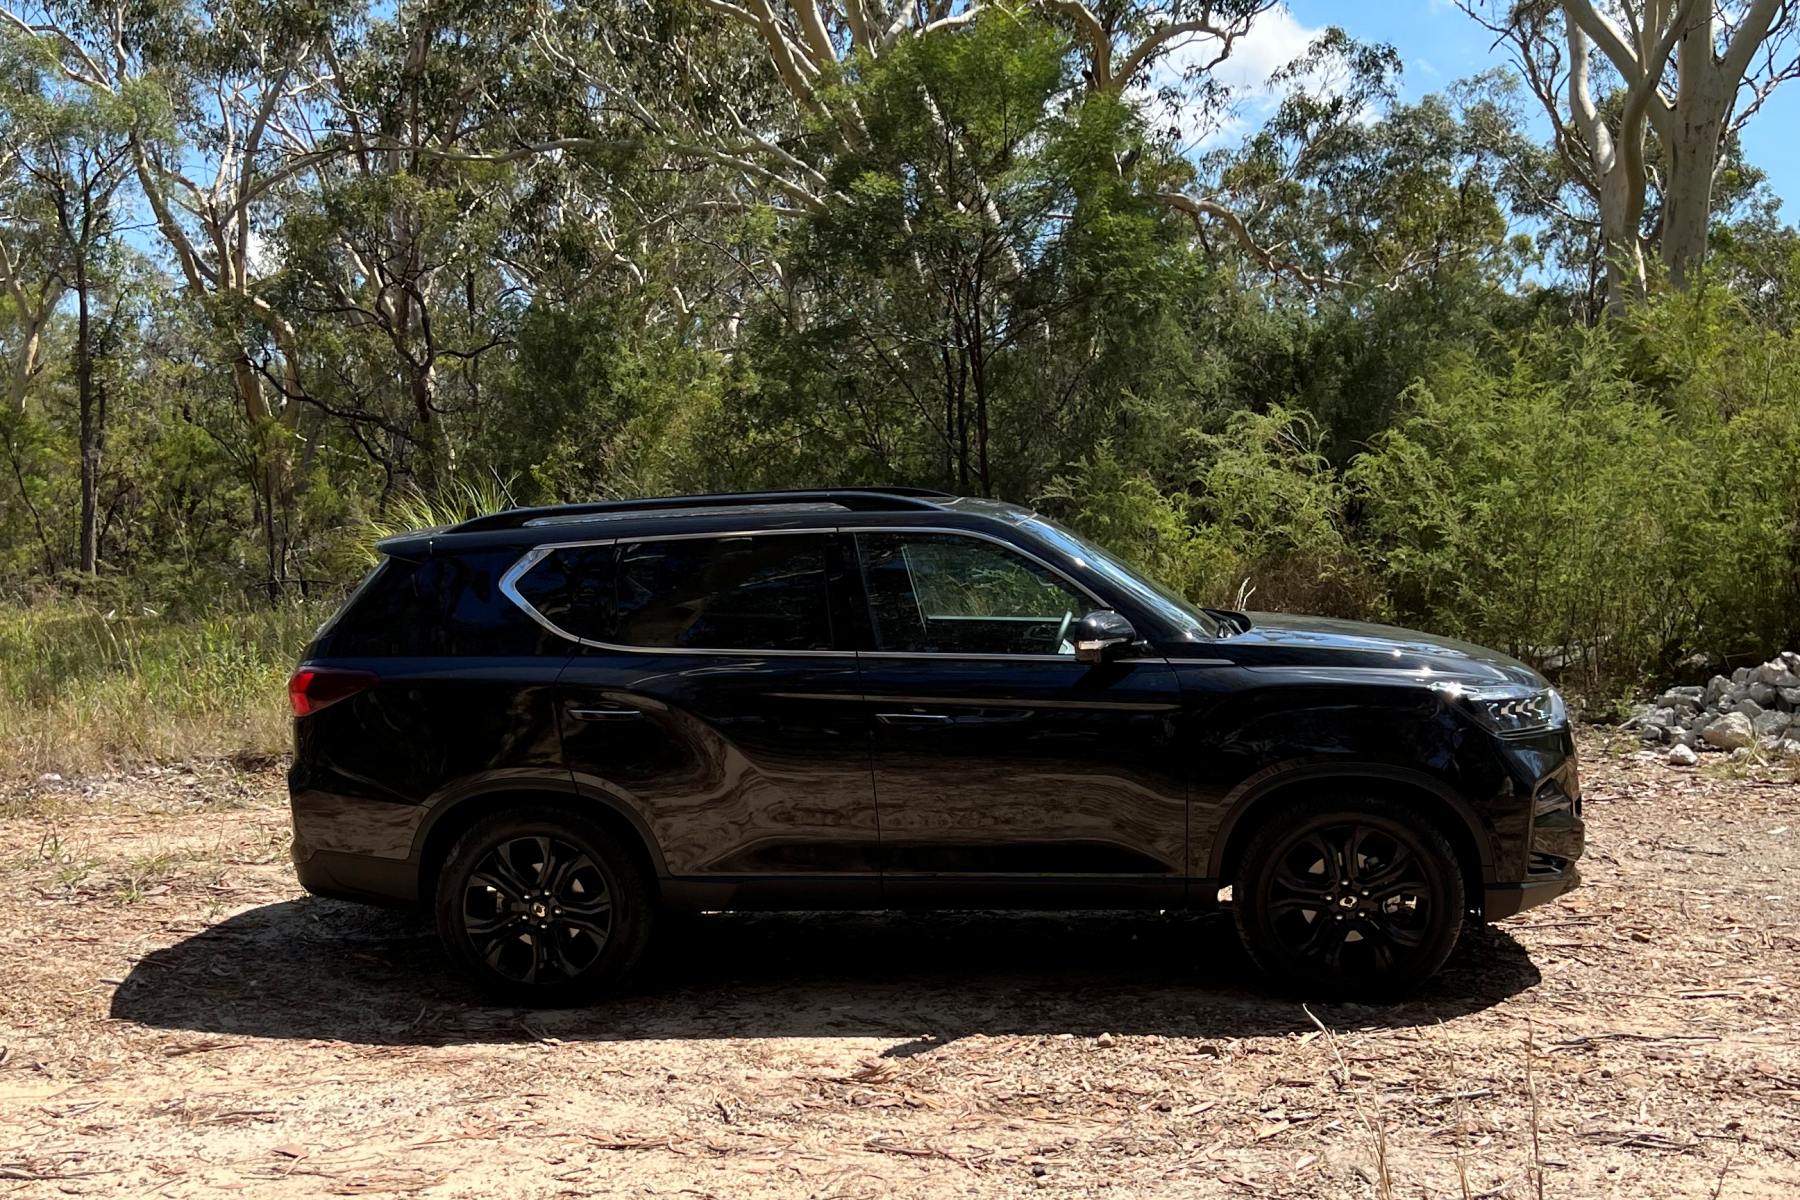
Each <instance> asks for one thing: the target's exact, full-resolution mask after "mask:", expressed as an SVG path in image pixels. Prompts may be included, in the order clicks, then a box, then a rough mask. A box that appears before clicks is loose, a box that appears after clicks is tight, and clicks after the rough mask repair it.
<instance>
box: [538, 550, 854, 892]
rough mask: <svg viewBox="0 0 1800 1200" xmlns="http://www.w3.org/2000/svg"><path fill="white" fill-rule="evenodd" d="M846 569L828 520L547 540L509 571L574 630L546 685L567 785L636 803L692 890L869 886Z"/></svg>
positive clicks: (671, 869)
mask: <svg viewBox="0 0 1800 1200" xmlns="http://www.w3.org/2000/svg"><path fill="white" fill-rule="evenodd" d="M846 569H847V559H846V555H845V553H844V551H843V548H842V546H841V544H840V541H839V539H838V538H836V537H835V536H834V535H833V534H832V533H830V532H828V531H827V532H819V531H799V532H767V533H756V534H750V535H741V534H740V535H717V534H705V535H694V536H689V535H679V536H669V537H663V538H643V539H635V540H625V541H618V542H612V543H607V544H604V545H589V546H582V547H567V548H563V549H560V550H556V551H552V552H549V553H547V554H545V555H544V556H543V561H542V562H541V563H539V564H537V565H536V566H534V567H533V568H532V569H531V571H530V572H529V573H528V574H527V575H526V576H525V577H524V580H523V581H522V582H524V583H528V584H530V585H533V586H535V588H536V590H537V592H538V593H539V594H538V596H537V597H536V599H537V601H538V607H539V610H540V611H542V612H543V613H544V616H545V618H546V619H547V620H549V621H550V622H551V623H553V624H557V625H558V626H574V627H573V628H569V629H568V632H569V633H570V634H571V635H573V636H575V637H578V638H580V639H582V641H583V643H584V644H583V645H582V646H581V648H580V650H579V651H578V652H577V653H576V655H575V657H574V658H573V659H572V660H571V661H570V662H569V664H568V666H567V667H566V668H565V669H564V671H563V673H562V676H561V679H560V681H559V685H558V703H559V709H560V720H561V730H562V742H563V750H564V754H565V756H566V758H567V760H568V762H569V764H570V767H571V769H572V770H573V771H574V773H575V779H576V783H577V785H578V786H579V787H580V788H581V789H583V790H585V791H589V792H592V793H594V794H596V795H604V796H606V797H609V798H611V799H612V800H613V801H614V802H615V803H618V804H621V805H623V806H626V807H628V809H629V810H630V811H631V812H633V813H635V814H637V815H638V817H639V818H640V819H641V821H642V822H643V824H644V825H645V826H646V827H647V828H648V830H649V831H650V833H651V835H652V836H653V837H654V838H655V840H656V843H657V845H658V846H659V847H660V849H661V853H662V855H663V858H664V862H665V866H666V869H667V871H668V873H669V874H670V875H671V876H673V877H675V878H676V879H678V880H680V881H685V882H687V883H690V884H694V885H696V886H703V887H707V888H709V889H710V891H708V892H707V893H706V895H705V896H704V897H702V898H703V899H704V900H705V901H706V902H708V903H716V904H719V905H721V906H739V907H747V906H753V905H756V904H761V903H770V904H795V903H805V902H806V901H807V900H809V899H817V900H819V901H820V902H829V903H873V902H874V901H875V899H876V898H877V897H878V894H879V867H878V863H877V861H876V852H877V844H878V833H877V829H876V822H875V805H874V796H873V791H872V788H871V784H870V777H869V722H868V714H867V712H866V710H865V709H864V708H863V707H862V705H861V704H860V703H859V700H860V691H859V688H858V684H857V662H856V657H855V654H854V653H853V652H852V651H851V650H849V649H848V648H846V647H841V646H840V645H839V635H838V633H837V631H836V627H837V625H838V624H839V623H840V619H841V618H839V617H838V616H837V615H835V614H834V609H833V604H834V597H836V596H838V595H839V594H840V593H841V592H842V583H841V579H842V576H843V574H844V572H845V570H846ZM540 572H542V574H541V575H540Z"/></svg>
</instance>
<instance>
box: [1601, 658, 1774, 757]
mask: <svg viewBox="0 0 1800 1200" xmlns="http://www.w3.org/2000/svg"><path fill="white" fill-rule="evenodd" d="M1632 723H1633V724H1634V725H1636V726H1637V728H1638V730H1639V731H1640V733H1641V735H1642V736H1643V739H1644V741H1645V742H1646V743H1649V744H1650V745H1667V746H1668V747H1669V761H1670V762H1672V763H1675V764H1676V765H1678V766H1690V767H1691V766H1693V765H1694V763H1696V762H1698V761H1699V752H1700V751H1705V750H1723V751H1728V752H1729V753H1730V754H1731V755H1732V757H1734V758H1747V757H1749V756H1750V755H1751V754H1754V753H1757V752H1759V751H1760V752H1761V753H1763V754H1768V755H1781V756H1784V757H1793V758H1800V654H1797V653H1795V652H1794V651H1792V650H1786V651H1783V652H1782V653H1781V654H1780V655H1779V656H1778V657H1775V658H1772V659H1770V660H1769V661H1768V662H1766V663H1764V664H1762V666H1760V667H1739V668H1738V669H1737V670H1735V671H1733V672H1732V673H1731V678H1729V679H1727V678H1726V677H1725V676H1723V675H1714V676H1713V677H1712V680H1711V682H1709V683H1708V684H1707V685H1706V686H1705V687H1677V688H1670V689H1669V690H1668V691H1666V692H1664V693H1663V694H1662V695H1660V696H1658V697H1657V698H1656V699H1655V700H1653V701H1652V702H1651V703H1649V704H1648V705H1646V706H1644V707H1643V708H1641V709H1639V710H1638V711H1637V712H1636V713H1634V714H1632Z"/></svg>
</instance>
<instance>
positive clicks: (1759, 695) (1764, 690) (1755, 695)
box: [1750, 683, 1781, 708]
mask: <svg viewBox="0 0 1800 1200" xmlns="http://www.w3.org/2000/svg"><path fill="white" fill-rule="evenodd" d="M1780 694H1781V693H1780V692H1779V691H1778V690H1776V687H1775V685H1774V684H1772V683H1753V684H1751V685H1750V698H1751V699H1752V700H1754V701H1756V702H1757V703H1758V704H1760V705H1762V706H1763V707H1764V708H1767V707H1769V706H1770V705H1771V704H1774V703H1775V697H1777V696H1779V695H1780Z"/></svg>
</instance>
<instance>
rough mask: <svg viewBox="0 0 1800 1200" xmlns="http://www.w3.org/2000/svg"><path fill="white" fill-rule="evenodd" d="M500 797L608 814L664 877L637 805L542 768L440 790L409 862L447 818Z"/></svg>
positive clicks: (418, 857) (420, 860)
mask: <svg viewBox="0 0 1800 1200" xmlns="http://www.w3.org/2000/svg"><path fill="white" fill-rule="evenodd" d="M501 797H504V798H506V799H519V798H521V797H531V798H542V799H545V800H560V801H564V802H567V803H569V804H571V805H572V806H573V807H576V808H588V807H593V808H600V809H604V810H605V811H606V812H607V813H608V814H609V815H610V816H614V817H617V818H618V819H619V820H622V821H624V822H625V824H626V825H628V826H629V827H630V828H631V830H632V832H633V833H635V834H636V835H637V838H638V841H639V842H640V843H641V844H642V845H643V848H644V853H645V854H646V855H647V856H648V857H649V859H650V866H651V869H652V870H653V871H654V872H655V874H656V876H657V877H658V878H667V876H668V867H667V864H666V863H665V862H664V860H663V853H662V847H661V846H659V845H658V844H657V841H656V836H655V835H654V834H653V833H651V831H650V826H649V825H648V824H646V823H645V821H644V819H643V817H642V815H641V814H640V813H639V812H638V811H637V808H636V806H635V805H632V804H631V803H629V802H628V801H627V800H626V799H625V798H624V797H622V796H618V795H615V794H612V793H611V792H608V791H604V790H599V789H589V788H584V787H581V786H579V785H577V784H576V782H575V780H574V779H573V778H572V777H571V776H570V775H569V773H568V771H567V770H561V769H546V770H531V769H529V768H528V769H526V770H524V771H517V772H505V773H499V774H495V775H484V776H480V777H477V778H475V779H472V780H465V781H462V782H461V783H458V784H455V785H453V786H451V787H449V788H445V789H444V790H442V791H440V792H438V793H437V794H436V795H435V796H433V797H432V798H431V799H430V800H428V801H427V802H426V804H425V806H424V807H425V816H424V818H423V819H422V820H421V821H420V822H419V827H418V828H417V829H416V830H414V832H413V841H412V852H411V855H410V857H411V859H412V861H413V862H415V863H417V864H419V866H420V867H421V868H423V867H424V866H425V849H426V847H427V846H429V845H431V842H432V837H433V834H434V833H435V832H436V831H437V830H438V829H440V828H441V827H442V826H443V824H444V822H445V820H447V819H448V818H450V817H451V815H452V814H455V815H456V816H457V817H458V818H459V819H460V818H461V817H463V816H465V815H469V813H470V808H471V806H477V807H478V806H480V805H481V802H482V801H483V800H491V799H496V798H501Z"/></svg>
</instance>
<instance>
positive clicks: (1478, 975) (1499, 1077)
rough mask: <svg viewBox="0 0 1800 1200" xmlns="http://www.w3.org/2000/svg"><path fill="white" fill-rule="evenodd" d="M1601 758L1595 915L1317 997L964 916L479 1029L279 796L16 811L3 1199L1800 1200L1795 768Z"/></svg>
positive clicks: (1234, 960)
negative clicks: (1432, 977) (329, 888)
mask: <svg viewBox="0 0 1800 1200" xmlns="http://www.w3.org/2000/svg"><path fill="white" fill-rule="evenodd" d="M1584 746H1585V759H1584V768H1585V783H1586V794H1587V803H1588V816H1589V822H1590V831H1591V842H1590V845H1591V849H1590V851H1589V857H1588V859H1587V861H1586V863H1585V864H1584V868H1585V872H1586V874H1587V878H1588V881H1589V882H1588V883H1587V885H1586V886H1585V887H1584V888H1583V889H1581V890H1580V891H1578V892H1576V893H1574V894H1573V895H1571V896H1569V897H1567V898H1565V899H1564V900H1562V901H1559V902H1558V903H1556V904H1555V905H1552V906H1548V907H1546V908H1543V909H1539V910H1536V911H1534V912H1531V913H1528V914H1526V915H1524V916H1522V917H1520V918H1518V919H1515V920H1513V921H1510V922H1507V923H1505V924H1503V925H1501V926H1498V927H1495V928H1490V929H1488V930H1485V931H1483V932H1481V933H1480V934H1475V935H1470V936H1467V937H1465V941H1464V945H1463V946H1462V948H1460V949H1459V950H1458V952H1457V954H1456V957H1455V958H1454V959H1453V961H1452V963H1451V965H1450V967H1449V968H1448V969H1447V970H1446V971H1445V972H1444V974H1443V975H1442V976H1441V978H1440V979H1438V980H1437V981H1436V982H1435V983H1434V984H1433V985H1432V986H1431V988H1430V989H1429V991H1427V992H1426V993H1425V994H1423V995H1421V996H1419V997H1418V998H1417V999H1416V1000H1414V1001H1412V1002H1409V1003H1406V1004H1402V1005H1399V1006H1397V1007H1391V1008H1359V1007H1355V1006H1351V1005H1340V1006H1318V1007H1314V1008H1313V1009H1312V1010H1311V1011H1310V1012H1309V1011H1308V1010H1307V1009H1305V1008H1303V1007H1302V1006H1300V1005H1299V1004H1296V1003H1293V1002H1291V1001H1286V1000H1279V999H1274V998H1270V997H1268V996H1266V995H1263V994H1260V993H1258V992H1257V991H1256V990H1255V989H1254V988H1253V987H1252V986H1247V985H1246V983H1245V982H1244V981H1245V979H1246V974H1247V973H1246V969H1245V965H1244V961H1243V959H1242V957H1241V955H1240V954H1239V952H1238V951H1237V950H1236V949H1235V947H1234V944H1233V942H1232V940H1231V938H1230V936H1229V932H1228V930H1226V929H1224V928H1223V926H1222V924H1221V922H1219V921H1218V920H1216V919H1194V918H1183V919H1165V918H1160V917H1140V916H1117V915H1113V916H1105V915H1102V916H1093V917H1081V918H1064V917H1049V916H1038V915H995V914H980V913H974V914H950V915H945V916H938V917H919V918H914V917H896V916H891V915H880V914H875V915H853V916H841V917H839V916H832V917H825V916H803V917H787V916H782V917H774V916H719V917H708V918H701V919H698V920H695V921H693V922H691V923H689V924H687V925H684V926H683V927H682V928H680V929H678V930H672V931H670V936H669V937H667V938H665V939H664V942H663V944H662V945H661V947H660V950H659V954H658V958H657V962H656V965H655V968H654V970H653V971H652V972H651V975H650V978H648V979H646V980H645V981H644V983H643V985H642V987H641V989H640V990H639V992H638V993H637V994H635V995H633V996H632V997H630V998H628V999H625V1000H621V1001H619V1002H616V1003H613V1004H610V1005H607V1006H604V1007H600V1008H593V1009H587V1010H580V1011H573V1012H560V1013H532V1012H525V1011H519V1010H511V1009H495V1008H491V1007H483V1006H481V1005H478V1004H476V1003H473V1002H472V1001H471V999H470V998H469V996H468V995H467V993H466V992H465V990H464V989H463V987H462V985H461V984H460V983H459V981H458V980H457V979H456V978H455V977H454V976H452V975H450V974H449V973H448V972H447V970H446V969H445V967H444V965H443V963H442V962H441V960H440V958H439V955H438V951H437V948H436V945H435V943H434V941H433V939H432V937H431V934H430V932H429V930H428V929H426V928H425V927H424V926H423V925H422V924H421V923H420V922H419V921H418V920H417V919H416V918H413V917H410V916H408V915H406V914H399V913H393V912H384V911H379V910H371V909H363V908H360V907H357V906H354V905H349V904H342V903H337V902H333V901H324V900H313V899H309V898H305V897H303V896H302V895H301V893H300V892H299V890H298V888H297V887H296V885H295V883H294V879H293V875H292V873H291V871H290V870H289V868H288V866H287V863H286V821H285V813H284V810H283V807H282V792H281V779H280V775H279V772H278V771H276V770H273V769H271V770H266V771H261V772H248V773H246V772H238V771H234V770H232V769H230V768H228V767H224V766H217V767H209V768H203V769H200V770H198V772H196V771H188V770H179V769H165V770H161V771H156V772H151V773H141V774H136V775H131V776H126V777H109V778H101V779H93V780H81V781H61V780H53V779H52V780H43V781H39V782H37V783H33V784H30V785H22V786H14V787H12V788H8V789H0V927H3V928H4V929H5V930H6V934H5V936H4V939H3V940H0V1197H10V1196H30V1197H39V1196H46V1197H48V1196H58V1195H65V1194H66V1195H75V1196H87V1195H96V1196H99V1195H104V1196H115V1195H116V1196H139V1195H141V1196H174V1197H189V1196H210V1195H240V1196H275V1197H302V1196H323V1195H332V1196H341V1195H367V1196H428V1197H483V1198H485V1197H506V1198H518V1200H530V1198H534V1197H551V1196H588V1195H633V1196H657V1195H682V1196H699V1197H721V1198H728V1200H738V1198H740V1197H761V1196H796V1197H799V1196H806V1197H855V1196H882V1197H909V1196H932V1197H938V1196H951V1195H958V1196H962V1195H982V1196H988V1195H1002V1196H1005V1195H1030V1196H1065V1195H1066V1196H1099V1195H1106V1196H1119V1197H1125V1196H1144V1195H1178V1196H1281V1197H1363V1196H1368V1197H1378V1198H1379V1197H1386V1196H1393V1197H1419V1196H1449V1197H1461V1196H1470V1197H1475V1196H1487V1197H1520V1198H1524V1197H1538V1196H1558V1197H1569V1196H1575V1197H1590V1196H1593V1197H1601V1196H1605V1197H1612V1196H1618V1197H1634V1198H1635V1197H1664V1196H1669V1197H1675V1196H1681V1197H1688V1196H1692V1197H1734V1196H1755V1197H1778V1196H1779V1197H1790V1196H1795V1195H1800V1010H1797V1009H1796V1004H1795V997H1794V988H1795V987H1796V986H1797V985H1800V848H1797V847H1800V784H1796V783H1794V782H1793V781H1792V780H1790V779H1783V778H1777V777H1775V776H1773V775H1771V774H1769V773H1767V772H1757V771H1751V772H1749V773H1747V774H1745V775H1743V776H1741V777H1728V776H1726V775H1723V774H1718V773H1716V771H1717V770H1718V768H1713V769H1709V770H1708V771H1703V772H1700V773H1696V772H1692V771H1689V772H1681V771H1678V770H1676V769H1674V768H1670V767H1666V766H1664V765H1661V764H1660V763H1655V762H1650V761H1646V760H1642V759H1639V758H1637V757H1635V756H1632V755H1612V754H1610V753H1608V752H1607V751H1606V750H1605V749H1604V748H1603V747H1602V746H1601V744H1600V743H1599V741H1598V740H1597V739H1596V738H1587V739H1586V740H1585V742H1584ZM1315 1018H1316V1021H1315Z"/></svg>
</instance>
